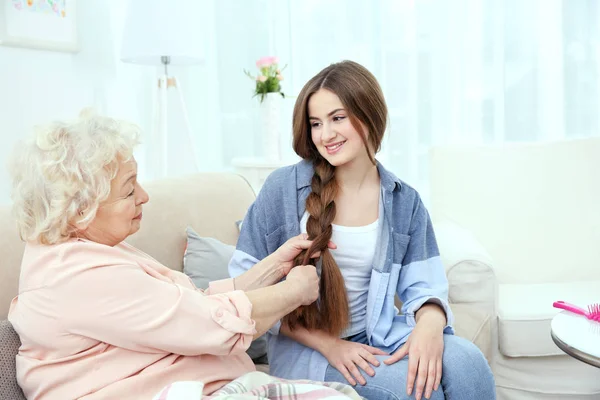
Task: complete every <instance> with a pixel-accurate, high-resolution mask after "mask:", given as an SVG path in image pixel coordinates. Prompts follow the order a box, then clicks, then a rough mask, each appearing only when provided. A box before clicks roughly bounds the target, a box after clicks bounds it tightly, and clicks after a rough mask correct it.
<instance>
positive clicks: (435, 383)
mask: <svg viewBox="0 0 600 400" xmlns="http://www.w3.org/2000/svg"><path fill="white" fill-rule="evenodd" d="M444 325H445V317H443V320H442V319H440V316H439V313H427V314H425V315H423V316H421V318H420V319H419V320H418V322H417V325H416V326H415V329H414V330H413V331H412V333H411V334H410V336H409V337H408V340H407V341H406V343H404V345H403V346H402V347H400V348H399V349H398V350H397V351H396V352H395V353H394V354H393V355H392V356H391V357H390V358H388V359H386V360H384V361H383V362H384V364H387V365H390V364H393V363H395V362H397V361H399V360H401V359H403V358H404V357H405V356H406V355H407V354H408V376H407V379H406V393H407V394H408V395H411V394H412V391H413V388H414V389H415V398H416V399H417V400H420V399H421V397H422V396H423V394H425V398H426V399H429V398H430V397H431V392H432V391H433V390H438V388H439V386H440V381H441V380H442V355H443V353H444ZM415 379H416V382H415ZM423 392H424V393H423Z"/></svg>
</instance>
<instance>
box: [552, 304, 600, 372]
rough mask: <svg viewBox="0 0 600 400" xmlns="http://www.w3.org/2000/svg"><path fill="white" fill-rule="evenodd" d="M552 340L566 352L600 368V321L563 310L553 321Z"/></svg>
mask: <svg viewBox="0 0 600 400" xmlns="http://www.w3.org/2000/svg"><path fill="white" fill-rule="evenodd" d="M551 335H552V340H553V341H554V343H556V345H557V346H558V347H559V348H560V349H561V350H562V351H564V352H565V353H567V354H568V355H570V356H571V357H573V358H576V359H578V360H580V361H583V362H584V363H587V364H590V365H593V366H594V367H598V368H600V322H595V321H590V320H589V319H587V318H585V317H583V316H581V315H577V314H573V313H571V312H569V311H561V312H560V313H558V314H557V315H556V316H555V317H554V318H552V322H551Z"/></svg>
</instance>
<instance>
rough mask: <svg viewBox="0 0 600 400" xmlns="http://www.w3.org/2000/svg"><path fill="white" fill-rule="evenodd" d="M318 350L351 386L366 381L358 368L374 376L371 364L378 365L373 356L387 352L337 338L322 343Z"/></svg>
mask: <svg viewBox="0 0 600 400" xmlns="http://www.w3.org/2000/svg"><path fill="white" fill-rule="evenodd" d="M320 352H321V354H323V356H325V358H327V361H329V364H330V365H331V366H333V367H334V368H335V369H337V370H338V371H340V373H341V374H342V375H343V376H344V378H346V380H347V381H348V383H350V384H351V385H352V386H355V385H356V383H357V382H358V383H360V384H361V385H365V384H366V383H367V381H366V380H365V378H364V377H363V376H362V375H361V373H360V371H359V370H358V368H360V369H362V370H363V371H365V373H367V374H368V375H369V376H374V375H375V371H374V370H373V368H372V367H371V365H374V366H376V367H378V366H379V361H378V360H377V358H375V356H376V355H382V356H385V355H388V353H386V352H385V351H383V350H379V349H378V348H376V347H371V346H368V345H366V344H361V343H354V342H349V341H347V340H342V339H339V338H331V341H328V343H325V344H324V345H323V348H322V349H321V350H320Z"/></svg>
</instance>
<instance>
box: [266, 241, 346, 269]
mask: <svg viewBox="0 0 600 400" xmlns="http://www.w3.org/2000/svg"><path fill="white" fill-rule="evenodd" d="M307 238H308V235H307V234H306V233H302V234H300V235H298V236H294V237H293V238H290V239H288V240H287V241H286V242H285V243H284V244H282V245H281V246H280V247H279V248H278V249H277V250H275V252H274V253H273V257H275V260H276V261H277V262H278V263H279V264H280V267H281V271H282V273H283V275H284V276H286V275H287V274H288V273H289V272H290V270H291V269H292V267H293V266H294V259H295V258H296V257H297V256H298V254H300V252H301V251H302V250H306V249H308V248H309V247H310V245H311V244H312V240H308V239H307ZM328 247H329V248H330V249H335V248H337V246H336V245H335V244H333V242H329V245H328ZM320 256H321V252H320V251H317V252H316V253H314V254H313V255H312V256H311V258H317V257H320Z"/></svg>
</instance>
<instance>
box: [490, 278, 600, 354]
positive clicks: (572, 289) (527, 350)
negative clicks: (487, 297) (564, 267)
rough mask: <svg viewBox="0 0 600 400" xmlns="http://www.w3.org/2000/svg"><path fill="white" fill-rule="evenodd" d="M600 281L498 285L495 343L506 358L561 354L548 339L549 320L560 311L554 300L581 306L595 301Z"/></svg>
mask: <svg viewBox="0 0 600 400" xmlns="http://www.w3.org/2000/svg"><path fill="white" fill-rule="evenodd" d="M598 288H600V281H590V282H564V283H537V284H501V285H500V288H499V299H498V344H499V347H500V352H501V353H502V354H504V355H505V356H508V357H539V356H551V355H561V354H564V353H563V352H562V351H561V350H560V349H559V348H558V347H557V346H556V345H555V344H554V342H553V341H552V338H551V337H550V321H551V320H552V318H553V317H554V316H555V315H556V314H557V313H558V312H559V311H560V310H557V309H555V308H553V307H552V303H553V302H555V301H557V300H564V301H568V302H569V303H574V304H577V305H580V306H587V305H588V304H591V303H595V302H598V299H599V297H598V296H599V291H598Z"/></svg>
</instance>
